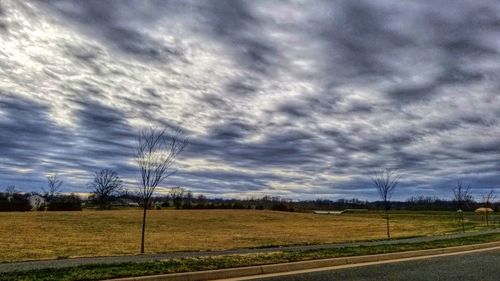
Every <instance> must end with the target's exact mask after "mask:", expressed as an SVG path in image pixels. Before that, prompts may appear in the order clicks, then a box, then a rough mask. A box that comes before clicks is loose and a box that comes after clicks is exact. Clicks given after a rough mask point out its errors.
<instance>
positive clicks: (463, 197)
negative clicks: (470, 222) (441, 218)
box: [453, 180, 472, 232]
mask: <svg viewBox="0 0 500 281" xmlns="http://www.w3.org/2000/svg"><path fill="white" fill-rule="evenodd" d="M453 200H454V201H455V204H456V205H457V212H458V213H459V214H460V221H461V223H462V232H465V223H464V208H465V207H466V204H467V202H469V201H472V195H471V192H470V185H464V184H463V183H462V181H461V180H459V181H458V182H457V186H456V187H455V188H454V189H453Z"/></svg>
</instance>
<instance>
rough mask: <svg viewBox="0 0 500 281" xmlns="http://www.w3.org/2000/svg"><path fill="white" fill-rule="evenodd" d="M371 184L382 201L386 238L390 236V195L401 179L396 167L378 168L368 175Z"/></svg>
mask: <svg viewBox="0 0 500 281" xmlns="http://www.w3.org/2000/svg"><path fill="white" fill-rule="evenodd" d="M370 178H371V180H372V182H373V184H374V185H375V187H376V188H377V191H378V194H379V196H380V199H382V202H383V203H384V210H385V220H386V226H387V238H391V232H390V228H389V210H390V209H391V197H392V194H393V193H394V190H395V189H396V186H397V185H398V183H399V180H400V179H401V175H400V174H399V173H398V171H397V170H396V169H380V170H377V171H375V172H374V173H373V175H372V176H371V177H370Z"/></svg>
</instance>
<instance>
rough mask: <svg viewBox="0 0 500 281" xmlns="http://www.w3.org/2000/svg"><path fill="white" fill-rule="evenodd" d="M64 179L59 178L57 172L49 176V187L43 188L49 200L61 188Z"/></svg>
mask: <svg viewBox="0 0 500 281" xmlns="http://www.w3.org/2000/svg"><path fill="white" fill-rule="evenodd" d="M62 184H63V181H62V180H60V179H59V175H58V174H57V173H52V174H50V175H48V176H47V189H44V188H42V190H43V192H44V193H45V197H46V199H47V200H48V201H50V200H52V199H53V198H54V196H56V195H57V194H58V193H59V191H60V190H61V186H62Z"/></svg>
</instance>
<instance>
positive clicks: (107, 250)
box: [0, 210, 457, 261]
mask: <svg viewBox="0 0 500 281" xmlns="http://www.w3.org/2000/svg"><path fill="white" fill-rule="evenodd" d="M141 218H142V212H141V211H140V210H116V211H83V212H26V213H0V261H16V260H33V259H50V258H62V257H76V256H106V255H124V254H126V255H130V254H137V253H138V251H139V243H140V231H141ZM456 229H457V222H456V221H455V220H454V219H453V216H448V215H442V214H439V215H432V214H418V213H414V214H395V215H393V216H392V221H391V231H392V234H393V236H394V237H405V236H415V235H430V234H442V233H445V232H450V231H455V230H456ZM385 235H386V234H385V220H384V217H383V215H382V214H376V213H375V214H373V213H372V214H347V215H346V214H344V215H315V214H310V213H285V212H273V211H257V210H151V211H149V212H148V224H147V232H146V251H147V252H148V253H161V252H168V251H191V250H221V249H233V248H244V247H265V246H272V245H291V244H310V243H332V242H346V241H355V240H368V239H383V238H385Z"/></svg>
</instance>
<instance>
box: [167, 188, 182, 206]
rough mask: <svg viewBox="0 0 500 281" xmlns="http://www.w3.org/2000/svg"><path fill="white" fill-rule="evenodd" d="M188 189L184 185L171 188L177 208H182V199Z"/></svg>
mask: <svg viewBox="0 0 500 281" xmlns="http://www.w3.org/2000/svg"><path fill="white" fill-rule="evenodd" d="M185 193H186V190H185V189H184V188H182V187H172V188H171V189H170V196H171V197H172V202H173V204H174V207H175V208H176V209H180V208H181V207H182V201H183V200H184V197H185V196H184V195H185Z"/></svg>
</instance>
